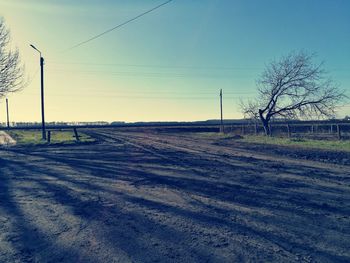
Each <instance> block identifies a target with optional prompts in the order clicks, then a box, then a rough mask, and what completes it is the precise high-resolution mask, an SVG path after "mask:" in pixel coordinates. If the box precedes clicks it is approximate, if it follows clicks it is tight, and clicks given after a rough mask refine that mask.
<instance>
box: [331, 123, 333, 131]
mask: <svg viewBox="0 0 350 263" xmlns="http://www.w3.org/2000/svg"><path fill="white" fill-rule="evenodd" d="M331 133H333V124H331Z"/></svg>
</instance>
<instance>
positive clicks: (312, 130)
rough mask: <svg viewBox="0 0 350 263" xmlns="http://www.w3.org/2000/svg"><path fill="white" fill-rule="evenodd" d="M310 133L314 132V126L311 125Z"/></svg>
mask: <svg viewBox="0 0 350 263" xmlns="http://www.w3.org/2000/svg"><path fill="white" fill-rule="evenodd" d="M311 133H314V126H313V125H311Z"/></svg>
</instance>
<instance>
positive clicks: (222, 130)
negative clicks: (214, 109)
mask: <svg viewBox="0 0 350 263" xmlns="http://www.w3.org/2000/svg"><path fill="white" fill-rule="evenodd" d="M220 115H221V116H220V117H221V122H220V132H224V121H223V116H222V89H220Z"/></svg>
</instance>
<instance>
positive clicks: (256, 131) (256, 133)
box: [254, 123, 258, 136]
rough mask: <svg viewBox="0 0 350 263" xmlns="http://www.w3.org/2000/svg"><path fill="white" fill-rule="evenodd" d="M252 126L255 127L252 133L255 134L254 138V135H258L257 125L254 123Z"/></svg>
mask: <svg viewBox="0 0 350 263" xmlns="http://www.w3.org/2000/svg"><path fill="white" fill-rule="evenodd" d="M254 126H255V127H254V128H255V130H254V132H255V136H256V135H258V124H256V123H255V125H254Z"/></svg>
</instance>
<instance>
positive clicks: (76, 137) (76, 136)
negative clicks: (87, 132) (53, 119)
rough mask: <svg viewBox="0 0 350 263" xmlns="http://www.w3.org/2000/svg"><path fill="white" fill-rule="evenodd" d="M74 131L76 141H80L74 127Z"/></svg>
mask: <svg viewBox="0 0 350 263" xmlns="http://www.w3.org/2000/svg"><path fill="white" fill-rule="evenodd" d="M73 131H74V137H75V139H76V140H77V141H80V139H79V134H78V131H77V128H75V127H74V128H73Z"/></svg>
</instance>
